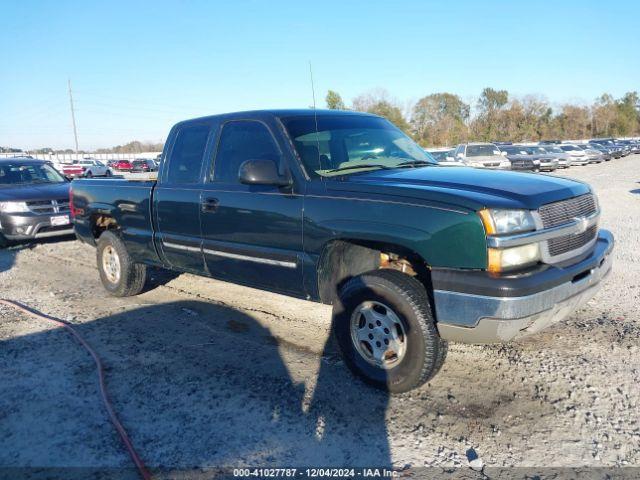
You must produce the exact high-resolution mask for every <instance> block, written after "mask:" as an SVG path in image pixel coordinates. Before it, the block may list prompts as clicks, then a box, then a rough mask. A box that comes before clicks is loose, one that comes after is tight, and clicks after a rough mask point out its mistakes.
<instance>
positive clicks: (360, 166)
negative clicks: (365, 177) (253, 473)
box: [327, 163, 391, 173]
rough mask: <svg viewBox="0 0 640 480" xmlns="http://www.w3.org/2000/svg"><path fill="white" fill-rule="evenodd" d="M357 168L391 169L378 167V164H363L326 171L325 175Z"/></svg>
mask: <svg viewBox="0 0 640 480" xmlns="http://www.w3.org/2000/svg"><path fill="white" fill-rule="evenodd" d="M358 168H380V169H382V170H389V169H391V167H387V166H386V165H380V164H379V163H364V164H362V165H348V166H346V167H340V168H334V169H332V170H327V173H334V172H342V171H344V170H355V169H358Z"/></svg>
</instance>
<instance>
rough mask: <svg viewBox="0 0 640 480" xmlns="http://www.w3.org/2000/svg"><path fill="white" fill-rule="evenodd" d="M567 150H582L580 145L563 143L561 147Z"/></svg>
mask: <svg viewBox="0 0 640 480" xmlns="http://www.w3.org/2000/svg"><path fill="white" fill-rule="evenodd" d="M560 148H561V149H562V150H564V151H565V152H571V151H573V150H580V149H579V148H578V147H574V146H573V145H563V146H561V147H560Z"/></svg>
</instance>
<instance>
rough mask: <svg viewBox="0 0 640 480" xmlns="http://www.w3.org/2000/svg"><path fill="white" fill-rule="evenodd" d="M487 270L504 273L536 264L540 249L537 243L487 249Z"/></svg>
mask: <svg viewBox="0 0 640 480" xmlns="http://www.w3.org/2000/svg"><path fill="white" fill-rule="evenodd" d="M487 254H488V266H487V270H489V271H490V272H505V271H508V270H514V269H516V268H522V267H525V266H528V265H533V264H535V263H538V261H539V260H540V247H539V245H538V244H537V243H530V244H528V245H521V246H519V247H512V248H503V249H500V248H489V249H488V250H487Z"/></svg>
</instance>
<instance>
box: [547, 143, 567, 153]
mask: <svg viewBox="0 0 640 480" xmlns="http://www.w3.org/2000/svg"><path fill="white" fill-rule="evenodd" d="M544 149H545V151H547V152H549V153H563V152H564V151H563V150H562V149H561V148H560V147H551V146H548V145H545V146H544Z"/></svg>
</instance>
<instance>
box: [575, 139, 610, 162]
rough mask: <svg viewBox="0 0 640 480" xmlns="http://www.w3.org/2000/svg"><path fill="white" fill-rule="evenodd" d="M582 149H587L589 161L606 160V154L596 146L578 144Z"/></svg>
mask: <svg viewBox="0 0 640 480" xmlns="http://www.w3.org/2000/svg"><path fill="white" fill-rule="evenodd" d="M578 146H579V147H580V148H581V149H583V150H584V151H585V153H586V154H587V156H588V157H589V163H602V162H604V155H603V154H602V152H601V151H600V150H598V149H596V148H591V147H590V146H589V145H584V144H582V145H578Z"/></svg>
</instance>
